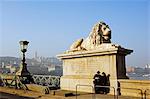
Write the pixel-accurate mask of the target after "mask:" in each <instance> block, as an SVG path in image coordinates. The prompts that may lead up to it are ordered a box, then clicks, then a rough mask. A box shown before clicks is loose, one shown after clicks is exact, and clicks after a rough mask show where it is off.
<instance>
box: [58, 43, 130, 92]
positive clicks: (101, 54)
mask: <svg viewBox="0 0 150 99" xmlns="http://www.w3.org/2000/svg"><path fill="white" fill-rule="evenodd" d="M131 52H133V51H132V50H129V49H125V48H122V47H120V46H118V45H114V44H101V45H100V46H98V47H97V48H95V49H93V50H88V51H74V52H72V51H71V52H69V51H68V52H65V53H64V54H60V55H58V57H59V58H60V59H61V60H62V61H63V76H62V77H61V83H60V86H61V89H63V90H74V91H75V90H76V85H77V84H81V85H93V76H94V74H95V73H96V72H97V71H98V70H99V71H100V72H101V73H102V72H105V73H106V75H108V74H110V86H113V87H115V88H116V87H117V79H124V78H127V76H126V68H125V56H126V55H127V54H130V53H131ZM78 90H79V91H84V92H92V88H91V87H87V86H80V87H78Z"/></svg>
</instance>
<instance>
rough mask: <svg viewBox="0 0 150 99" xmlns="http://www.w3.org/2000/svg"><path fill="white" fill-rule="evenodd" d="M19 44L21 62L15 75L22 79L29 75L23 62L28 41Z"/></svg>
mask: <svg viewBox="0 0 150 99" xmlns="http://www.w3.org/2000/svg"><path fill="white" fill-rule="evenodd" d="M19 43H20V47H21V52H22V62H21V65H20V68H19V70H18V72H16V75H18V76H22V77H26V76H30V73H29V71H28V70H27V64H26V62H25V61H26V59H25V52H26V51H27V47H28V43H29V42H28V41H20V42H19Z"/></svg>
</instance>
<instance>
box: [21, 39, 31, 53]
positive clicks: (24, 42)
mask: <svg viewBox="0 0 150 99" xmlns="http://www.w3.org/2000/svg"><path fill="white" fill-rule="evenodd" d="M19 43H20V48H21V51H22V52H26V51H27V47H28V43H29V42H28V41H20V42H19Z"/></svg>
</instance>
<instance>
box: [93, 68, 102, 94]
mask: <svg viewBox="0 0 150 99" xmlns="http://www.w3.org/2000/svg"><path fill="white" fill-rule="evenodd" d="M93 79H94V81H93V83H94V89H95V93H100V90H101V88H100V87H96V85H101V83H100V82H101V80H100V79H101V75H100V71H97V74H95V75H94V77H93Z"/></svg>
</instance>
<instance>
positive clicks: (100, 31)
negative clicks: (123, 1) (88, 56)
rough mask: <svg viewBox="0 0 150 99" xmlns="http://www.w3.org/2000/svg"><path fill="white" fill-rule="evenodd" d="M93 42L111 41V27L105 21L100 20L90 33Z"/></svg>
mask: <svg viewBox="0 0 150 99" xmlns="http://www.w3.org/2000/svg"><path fill="white" fill-rule="evenodd" d="M89 36H90V39H91V41H92V44H94V45H99V44H101V43H111V41H110V39H111V29H110V28H109V26H108V25H106V23H104V22H98V23H97V24H95V26H94V27H93V29H92V31H91V33H90V35H89Z"/></svg>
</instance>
